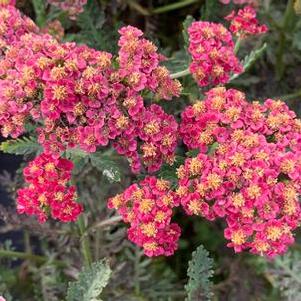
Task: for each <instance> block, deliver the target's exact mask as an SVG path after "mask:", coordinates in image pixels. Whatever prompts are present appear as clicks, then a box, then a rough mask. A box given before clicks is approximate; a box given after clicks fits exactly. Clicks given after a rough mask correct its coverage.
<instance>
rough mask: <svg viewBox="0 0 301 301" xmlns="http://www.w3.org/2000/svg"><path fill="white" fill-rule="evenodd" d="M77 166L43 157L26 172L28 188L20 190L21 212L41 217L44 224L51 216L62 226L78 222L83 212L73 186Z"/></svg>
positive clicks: (47, 156) (18, 199) (18, 198)
mask: <svg viewBox="0 0 301 301" xmlns="http://www.w3.org/2000/svg"><path fill="white" fill-rule="evenodd" d="M72 168H73V163H72V162H71V161H69V160H67V159H62V158H59V159H54V158H53V157H52V156H49V155H46V154H41V155H39V156H38V157H36V158H35V159H34V160H33V161H32V162H30V163H29V165H28V166H27V167H26V168H24V170H23V175H24V178H25V182H26V183H27V184H28V186H27V187H25V188H22V189H19V190H18V197H17V210H18V212H19V213H20V214H23V213H25V214H28V215H35V216H37V218H38V220H39V222H41V223H43V222H45V221H46V220H47V218H48V217H49V216H51V217H52V218H54V219H57V220H60V221H62V222H70V221H75V220H76V219H77V217H78V215H79V214H80V213H81V212H82V211H83V207H82V205H81V204H79V203H77V202H76V197H77V196H76V192H75V190H76V189H75V186H69V185H68V182H69V181H70V179H71V171H72Z"/></svg>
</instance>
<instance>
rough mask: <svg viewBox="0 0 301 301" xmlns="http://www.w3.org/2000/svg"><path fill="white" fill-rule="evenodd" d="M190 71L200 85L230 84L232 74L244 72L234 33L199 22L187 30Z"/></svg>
mask: <svg viewBox="0 0 301 301" xmlns="http://www.w3.org/2000/svg"><path fill="white" fill-rule="evenodd" d="M188 33H189V48H188V50H189V52H190V54H191V56H192V63H191V64H190V67H189V69H190V72H191V74H192V75H193V77H194V78H195V80H196V81H197V83H198V85H199V86H201V87H203V86H208V85H218V84H225V83H227V82H228V81H229V78H230V75H231V74H232V73H236V74H238V73H241V72H242V66H241V64H240V62H239V60H238V58H237V57H236V56H235V53H234V43H233V40H232V35H231V33H230V32H229V31H228V30H227V29H226V28H225V27H224V26H223V25H221V24H216V23H211V22H202V21H197V22H193V23H192V24H191V26H190V27H189V28H188Z"/></svg>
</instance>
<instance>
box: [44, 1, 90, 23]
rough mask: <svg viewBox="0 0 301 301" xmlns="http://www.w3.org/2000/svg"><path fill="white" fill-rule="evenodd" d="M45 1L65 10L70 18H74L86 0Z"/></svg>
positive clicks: (82, 8)
mask: <svg viewBox="0 0 301 301" xmlns="http://www.w3.org/2000/svg"><path fill="white" fill-rule="evenodd" d="M47 2H48V3H49V4H51V5H54V6H56V7H58V8H59V9H61V10H63V11H66V12H67V13H68V15H69V17H70V19H72V20H74V19H76V17H77V15H79V14H80V13H82V12H83V11H84V6H85V5H86V3H87V0H47Z"/></svg>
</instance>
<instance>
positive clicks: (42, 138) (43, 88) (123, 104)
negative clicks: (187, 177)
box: [0, 26, 181, 172]
mask: <svg viewBox="0 0 301 301" xmlns="http://www.w3.org/2000/svg"><path fill="white" fill-rule="evenodd" d="M120 34H121V38H120V40H119V45H120V52H119V57H118V61H119V65H120V67H119V68H114V67H113V63H114V61H113V57H112V55H111V54H110V53H107V52H102V51H96V50H94V49H91V48H89V47H87V46H78V45H76V44H74V43H59V42H58V41H57V40H55V39H54V38H53V37H51V36H50V35H46V34H35V33H29V34H23V35H22V36H21V37H20V39H19V41H17V42H15V43H13V44H12V45H11V47H10V48H9V49H7V51H6V53H5V57H4V58H3V59H2V60H1V61H0V77H1V79H0V128H1V132H2V135H3V136H4V137H8V136H11V137H13V138H16V137H18V136H19V135H21V134H23V133H24V132H25V125H26V123H28V122H33V123H39V124H42V126H41V127H38V129H37V131H38V134H39V142H40V143H41V145H42V146H43V148H44V151H45V153H46V154H51V155H53V156H55V157H59V156H60V155H61V153H62V152H63V151H64V150H66V149H67V148H74V147H79V148H81V149H82V150H84V151H86V152H95V151H96V149H97V147H105V146H107V145H108V144H109V143H110V142H112V143H113V145H114V147H115V148H116V150H117V151H118V152H119V153H120V154H123V155H125V156H126V157H127V158H128V159H129V161H130V163H131V168H132V170H133V171H134V172H138V171H139V170H140V168H141V162H142V163H144V164H145V167H146V168H147V169H148V171H154V170H158V169H159V168H160V166H161V164H162V162H163V161H167V162H172V161H173V153H174V150H175V147H176V142H177V123H176V121H175V119H174V117H173V116H171V115H167V114H166V113H164V111H163V110H162V109H161V107H159V106H158V105H152V106H150V107H146V106H145V104H144V101H143V98H142V95H141V94H142V92H143V93H145V92H146V91H148V92H149V93H153V94H154V95H155V97H157V98H158V99H162V98H163V99H171V97H172V96H177V95H179V93H180V91H181V86H180V84H179V82H178V81H174V80H172V79H171V78H170V75H169V72H168V71H167V69H166V68H165V67H162V66H159V63H160V61H161V60H162V57H161V56H160V55H159V54H158V53H157V48H156V47H155V46H154V45H153V44H152V43H151V42H150V41H147V40H145V39H143V38H141V35H142V32H141V31H140V30H138V29H136V28H134V27H131V26H128V27H124V28H122V29H121V30H120Z"/></svg>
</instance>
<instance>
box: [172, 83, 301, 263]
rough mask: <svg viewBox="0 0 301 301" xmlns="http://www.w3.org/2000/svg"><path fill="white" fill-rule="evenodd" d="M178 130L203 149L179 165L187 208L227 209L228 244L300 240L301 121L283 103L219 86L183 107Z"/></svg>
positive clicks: (260, 248) (259, 250)
mask: <svg viewBox="0 0 301 301" xmlns="http://www.w3.org/2000/svg"><path fill="white" fill-rule="evenodd" d="M180 132H181V134H182V136H183V140H184V143H185V144H186V145H187V146H188V148H189V149H195V148H197V149H199V150H200V153H199V155H198V156H197V157H195V158H187V159H186V161H185V164H184V165H182V166H181V167H180V168H179V169H178V178H179V187H178V189H177V194H178V196H179V197H181V204H182V206H183V207H184V209H185V211H186V212H187V214H189V215H190V214H196V215H200V216H203V217H205V218H207V219H209V220H213V219H215V218H216V217H223V218H224V219H225V221H226V224H227V228H226V229H225V237H226V238H227V239H229V241H230V242H229V243H228V246H229V247H233V248H234V250H235V251H236V252H240V251H242V250H245V249H249V250H250V251H251V252H252V253H256V254H261V255H262V254H264V255H267V256H270V257H273V256H275V255H277V254H282V253H284V252H285V251H286V250H287V247H288V245H290V244H292V243H293V242H294V237H293V233H292V231H293V230H294V229H296V227H297V226H298V225H299V223H300V221H301V213H300V204H299V198H300V193H301V186H300V185H301V121H300V120H299V119H296V115H295V113H294V112H292V111H290V110H289V108H288V107H287V106H286V105H285V103H283V102H281V101H274V100H271V99H268V100H266V101H265V102H264V104H260V103H259V102H253V103H248V102H247V101H246V99H245V95H244V94H243V93H241V92H239V91H237V90H233V89H229V90H226V89H225V88H223V87H219V88H215V89H212V90H210V91H209V92H208V93H207V96H206V98H205V100H204V101H202V102H197V103H195V104H194V105H193V106H190V107H188V108H187V109H186V110H185V111H184V112H183V114H182V123H181V126H180Z"/></svg>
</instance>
